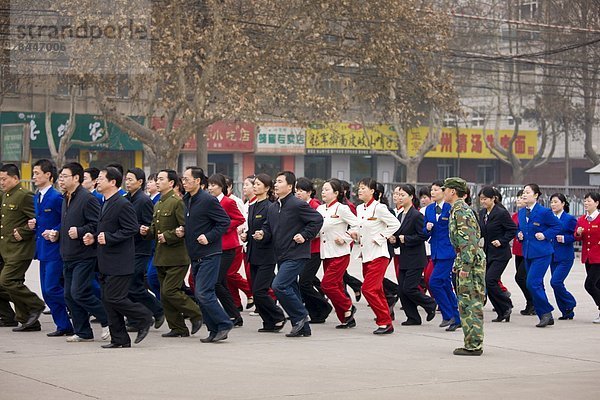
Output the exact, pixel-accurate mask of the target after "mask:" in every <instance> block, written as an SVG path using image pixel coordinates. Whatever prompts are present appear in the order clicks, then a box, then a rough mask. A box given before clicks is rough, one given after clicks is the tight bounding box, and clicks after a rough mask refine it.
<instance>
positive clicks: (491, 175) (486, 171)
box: [477, 164, 496, 185]
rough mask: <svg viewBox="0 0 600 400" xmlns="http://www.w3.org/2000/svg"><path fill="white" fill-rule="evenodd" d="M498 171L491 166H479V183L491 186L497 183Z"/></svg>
mask: <svg viewBox="0 0 600 400" xmlns="http://www.w3.org/2000/svg"><path fill="white" fill-rule="evenodd" d="M495 171H496V169H495V168H494V166H493V165H490V164H480V165H478V166H477V183H480V184H484V185H491V184H493V183H494V182H495V181H496V172H495Z"/></svg>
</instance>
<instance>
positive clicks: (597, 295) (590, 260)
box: [575, 192, 600, 324]
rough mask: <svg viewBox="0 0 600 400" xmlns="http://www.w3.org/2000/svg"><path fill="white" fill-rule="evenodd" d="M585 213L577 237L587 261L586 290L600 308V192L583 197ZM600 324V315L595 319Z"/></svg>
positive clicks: (578, 226) (582, 257) (578, 221)
mask: <svg viewBox="0 0 600 400" xmlns="http://www.w3.org/2000/svg"><path fill="white" fill-rule="evenodd" d="M583 206H584V207H585V214H584V215H582V216H581V217H579V219H578V220H577V226H576V227H575V239H577V240H581V242H582V245H581V262H583V263H585V271H586V272H587V278H586V279H585V284H584V286H585V290H587V292H588V293H589V294H590V296H592V299H594V302H595V303H596V306H598V310H600V218H599V211H598V210H600V193H598V192H589V193H587V194H586V195H585V197H584V198H583ZM592 322H593V323H595V324H600V315H599V316H598V317H597V318H595V319H594V320H593V321H592Z"/></svg>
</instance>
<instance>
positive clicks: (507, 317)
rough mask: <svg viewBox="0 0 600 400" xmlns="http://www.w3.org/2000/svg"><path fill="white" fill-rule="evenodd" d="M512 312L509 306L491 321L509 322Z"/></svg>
mask: <svg viewBox="0 0 600 400" xmlns="http://www.w3.org/2000/svg"><path fill="white" fill-rule="evenodd" d="M511 313H512V308H509V309H508V311H506V312H505V313H504V314H503V315H498V318H494V319H493V320H492V322H502V321H506V322H510V314H511Z"/></svg>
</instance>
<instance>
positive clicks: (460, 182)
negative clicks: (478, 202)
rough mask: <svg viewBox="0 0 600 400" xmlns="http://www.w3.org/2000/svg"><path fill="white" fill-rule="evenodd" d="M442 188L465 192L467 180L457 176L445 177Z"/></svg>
mask: <svg viewBox="0 0 600 400" xmlns="http://www.w3.org/2000/svg"><path fill="white" fill-rule="evenodd" d="M444 188H448V189H456V190H460V191H462V192H465V193H466V192H467V182H466V181H465V180H464V179H462V178H459V177H457V176H455V177H452V178H446V180H445V181H444Z"/></svg>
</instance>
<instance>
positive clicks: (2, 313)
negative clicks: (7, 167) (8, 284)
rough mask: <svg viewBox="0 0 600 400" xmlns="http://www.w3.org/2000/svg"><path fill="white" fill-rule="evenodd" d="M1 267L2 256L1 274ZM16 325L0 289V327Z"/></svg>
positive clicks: (0, 197)
mask: <svg viewBox="0 0 600 400" xmlns="http://www.w3.org/2000/svg"><path fill="white" fill-rule="evenodd" d="M0 167H2V164H0ZM2 196H4V192H3V191H2V190H0V202H1V201H2ZM0 204H2V203H0ZM0 225H2V214H0ZM3 267H4V260H3V259H2V254H0V273H2V268H3ZM18 324H19V323H18V322H17V321H16V320H15V311H14V310H13V309H12V307H11V305H10V296H9V295H8V293H6V291H4V290H2V288H0V327H7V326H17V325H18Z"/></svg>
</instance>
